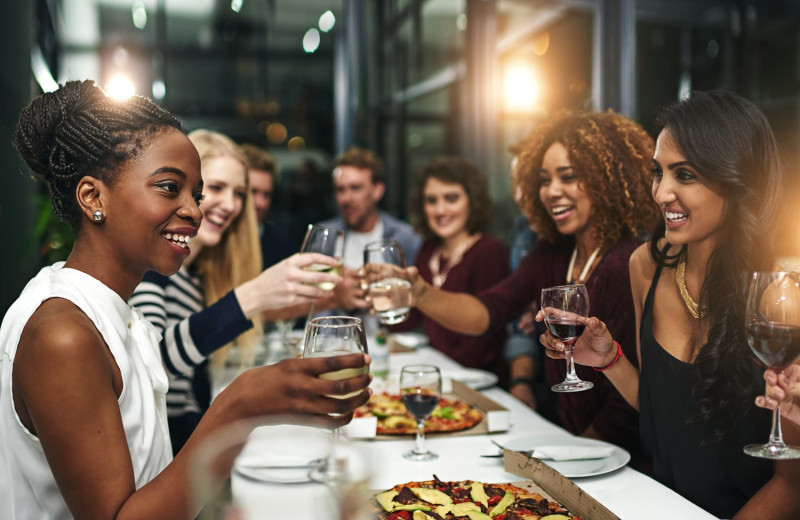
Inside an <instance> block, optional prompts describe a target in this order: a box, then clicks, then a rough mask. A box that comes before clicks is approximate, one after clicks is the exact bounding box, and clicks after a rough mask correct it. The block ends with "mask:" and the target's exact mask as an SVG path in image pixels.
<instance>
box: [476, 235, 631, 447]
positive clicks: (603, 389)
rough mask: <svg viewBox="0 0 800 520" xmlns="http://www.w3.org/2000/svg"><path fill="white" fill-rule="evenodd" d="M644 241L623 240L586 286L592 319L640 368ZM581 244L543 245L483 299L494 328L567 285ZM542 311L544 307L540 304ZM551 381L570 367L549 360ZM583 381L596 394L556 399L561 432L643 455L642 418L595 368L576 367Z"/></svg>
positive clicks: (567, 240) (547, 369)
mask: <svg viewBox="0 0 800 520" xmlns="http://www.w3.org/2000/svg"><path fill="white" fill-rule="evenodd" d="M639 244H640V241H639V240H636V239H634V238H630V237H628V238H623V239H622V240H620V241H619V242H618V243H617V244H616V245H615V246H614V247H613V248H612V249H611V250H610V251H609V252H608V253H606V254H605V255H604V256H603V257H602V259H601V260H600V262H599V263H598V264H597V266H596V267H595V270H594V272H593V273H592V275H591V276H590V277H589V280H587V281H586V289H587V290H588V292H589V306H590V311H589V313H590V315H591V316H596V317H598V318H599V319H601V320H603V322H604V323H605V324H606V325H607V326H608V329H609V331H610V332H611V335H612V336H613V337H614V339H615V340H617V341H618V342H619V343H620V345H621V346H622V350H623V351H624V352H625V356H626V357H627V358H628V359H629V360H630V361H631V362H632V363H633V364H634V365H637V364H638V363H637V356H636V320H635V317H634V309H633V298H632V296H631V285H630V275H629V272H628V260H629V258H630V256H631V254H632V253H633V251H634V250H635V249H636V248H637V247H638V246H639ZM574 247H575V241H574V239H572V238H571V237H565V238H562V239H560V240H559V241H556V242H555V243H550V242H548V241H546V240H539V242H538V243H537V244H536V246H535V247H534V249H533V250H532V251H531V252H530V254H528V256H526V257H525V258H524V259H523V260H522V262H521V263H520V266H519V267H518V268H517V269H516V270H515V271H514V272H513V273H512V274H511V276H509V277H508V278H507V279H505V280H504V281H503V282H502V283H500V284H498V285H496V286H495V287H492V288H491V289H489V290H487V291H484V292H483V293H481V294H479V295H478V297H479V298H480V299H481V301H483V303H484V304H485V305H486V307H487V308H488V309H489V313H490V315H491V324H492V325H491V327H492V328H494V327H497V326H498V325H502V324H505V323H507V322H508V321H509V320H511V319H513V318H515V317H517V315H519V313H520V312H521V311H523V310H524V309H525V308H526V306H528V305H530V304H531V303H532V302H538V301H539V298H540V295H541V291H542V289H543V288H545V287H552V286H555V285H563V284H565V283H566V278H567V267H568V265H569V259H570V256H571V255H572V250H573V248H574ZM537 308H538V303H537ZM544 359H545V360H544V371H545V379H546V381H547V383H548V386H549V385H553V384H556V383H559V382H561V381H562V380H563V379H564V376H565V375H566V373H567V367H566V362H565V361H564V360H555V359H550V358H548V357H545V358H544ZM575 368H576V371H577V373H578V377H580V378H581V379H583V380H585V381H591V382H593V383H594V388H593V389H591V390H586V391H583V392H575V393H559V394H556V393H552V394H550V397H552V398H553V399H556V400H557V402H556V406H557V410H558V413H559V418H560V421H561V426H563V427H564V428H566V429H567V430H569V431H570V432H572V433H575V434H582V433H583V432H584V431H585V430H586V429H587V428H588V427H589V426H592V425H593V426H594V429H595V430H596V431H597V433H598V435H599V436H600V437H601V438H602V439H604V440H606V441H608V442H612V443H614V444H617V445H619V446H622V447H624V448H626V449H628V450H631V451H634V452H637V451H638V444H639V424H638V421H639V418H638V414H637V412H636V411H635V410H634V409H633V408H632V407H631V406H630V405H628V404H627V403H626V402H625V399H624V398H623V397H622V396H621V395H620V393H619V392H618V391H617V390H616V389H615V388H614V385H612V384H611V382H610V381H608V379H607V378H606V377H605V376H604V375H603V374H602V373H600V372H596V371H595V370H592V368H591V367H585V366H578V365H576V367H575Z"/></svg>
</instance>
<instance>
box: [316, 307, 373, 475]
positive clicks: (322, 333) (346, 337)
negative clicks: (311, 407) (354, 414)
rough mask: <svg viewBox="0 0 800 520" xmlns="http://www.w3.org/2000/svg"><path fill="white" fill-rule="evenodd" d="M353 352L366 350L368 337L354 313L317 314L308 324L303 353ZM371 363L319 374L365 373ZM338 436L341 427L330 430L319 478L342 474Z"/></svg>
mask: <svg viewBox="0 0 800 520" xmlns="http://www.w3.org/2000/svg"><path fill="white" fill-rule="evenodd" d="M353 353H367V337H366V334H365V333H364V326H363V324H362V323H361V320H360V319H359V318H353V317H351V316H323V317H319V318H314V319H312V320H310V321H309V322H308V325H307V326H306V336H305V344H304V349H303V357H307V358H311V357H330V356H343V355H346V354H353ZM367 370H369V367H367V366H363V367H361V368H345V369H342V370H336V371H335V372H327V373H325V374H320V376H319V377H320V378H322V379H327V380H330V381H339V380H341V379H348V378H351V377H355V376H357V375H359V374H364V373H366V372H367ZM357 394H358V392H353V393H351V394H346V395H329V396H328V397H333V398H335V399H347V398H349V397H353V396H354V395H357ZM338 440H339V429H338V428H337V429H335V430H333V432H332V433H331V447H330V453H329V455H328V457H327V459H326V460H325V461H324V462H323V463H322V464H320V466H319V467H317V468H315V469H314V470H313V471H312V474H311V475H312V478H314V479H316V480H319V481H320V482H333V481H336V480H337V479H339V478H341V469H340V468H339V467H338V466H337V463H336V444H337V442H338Z"/></svg>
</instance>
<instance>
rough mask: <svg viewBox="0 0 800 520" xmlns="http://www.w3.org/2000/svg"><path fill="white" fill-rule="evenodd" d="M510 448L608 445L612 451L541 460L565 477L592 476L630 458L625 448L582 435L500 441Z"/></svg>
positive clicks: (619, 466) (613, 467) (622, 464)
mask: <svg viewBox="0 0 800 520" xmlns="http://www.w3.org/2000/svg"><path fill="white" fill-rule="evenodd" d="M501 444H502V445H503V446H505V447H506V448H508V449H510V450H531V449H534V448H536V447H537V446H546V445H561V446H609V447H611V448H613V449H614V451H613V452H612V453H611V455H609V456H608V457H605V458H602V459H591V460H562V461H555V460H543V461H542V462H544V463H545V464H547V465H548V466H550V467H551V468H553V469H554V470H556V471H558V472H559V473H561V474H562V475H564V476H565V477H567V478H578V477H594V476H597V475H602V474H604V473H609V472H611V471H614V470H616V469H619V468H621V467H623V466H625V465H626V464H627V463H628V461H630V460H631V454H630V453H628V452H627V451H626V450H624V449H622V448H620V447H619V446H615V445H613V444H610V443H608V442H603V441H599V440H597V439H586V438H584V437H564V436H552V435H550V436H532V437H520V438H518V439H512V440H510V441H505V442H502V443H501Z"/></svg>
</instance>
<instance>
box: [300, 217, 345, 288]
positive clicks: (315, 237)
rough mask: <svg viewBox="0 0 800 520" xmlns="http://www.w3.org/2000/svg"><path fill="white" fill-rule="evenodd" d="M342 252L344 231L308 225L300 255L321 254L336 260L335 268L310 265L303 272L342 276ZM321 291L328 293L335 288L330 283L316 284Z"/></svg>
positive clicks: (323, 265)
mask: <svg viewBox="0 0 800 520" xmlns="http://www.w3.org/2000/svg"><path fill="white" fill-rule="evenodd" d="M343 251H344V231H342V230H341V229H333V228H329V227H326V226H320V225H319V224H309V226H308V230H306V236H305V237H304V238H303V245H302V246H301V247H300V252H301V253H321V254H323V255H327V256H330V257H333V258H335V259H336V260H338V262H339V264H338V265H337V266H336V267H331V266H329V265H326V264H311V265H309V266H306V267H304V268H303V270H304V271H316V272H326V273H327V272H332V273H336V274H338V275H339V276H341V275H342V253H343ZM316 285H317V287H319V288H320V289H322V290H323V291H330V290H331V289H333V288H334V287H335V284H333V283H331V282H321V283H318V284H316Z"/></svg>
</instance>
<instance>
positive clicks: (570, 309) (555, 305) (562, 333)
mask: <svg viewBox="0 0 800 520" xmlns="http://www.w3.org/2000/svg"><path fill="white" fill-rule="evenodd" d="M542 311H543V312H544V322H545V324H546V325H547V328H548V329H549V330H550V334H552V335H553V336H554V337H556V338H557V339H558V340H560V341H561V342H562V343H563V344H564V357H565V359H566V361H567V376H566V377H565V378H564V381H562V382H561V383H559V384H557V385H553V386H552V387H551V388H550V389H551V390H552V391H553V392H580V391H582V390H588V389H590V388H592V387H594V384H593V383H591V382H590V381H582V380H581V378H579V377H578V375H577V374H576V373H575V362H574V361H573V359H572V352H573V350H574V345H575V341H576V340H577V339H578V337H579V336H580V335H581V334H582V333H583V329H585V328H586V325H585V324H584V322H583V320H581V318H586V317H588V316H589V293H588V292H586V286H585V285H583V284H582V283H579V284H572V285H559V286H556V287H549V288H547V289H542Z"/></svg>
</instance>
